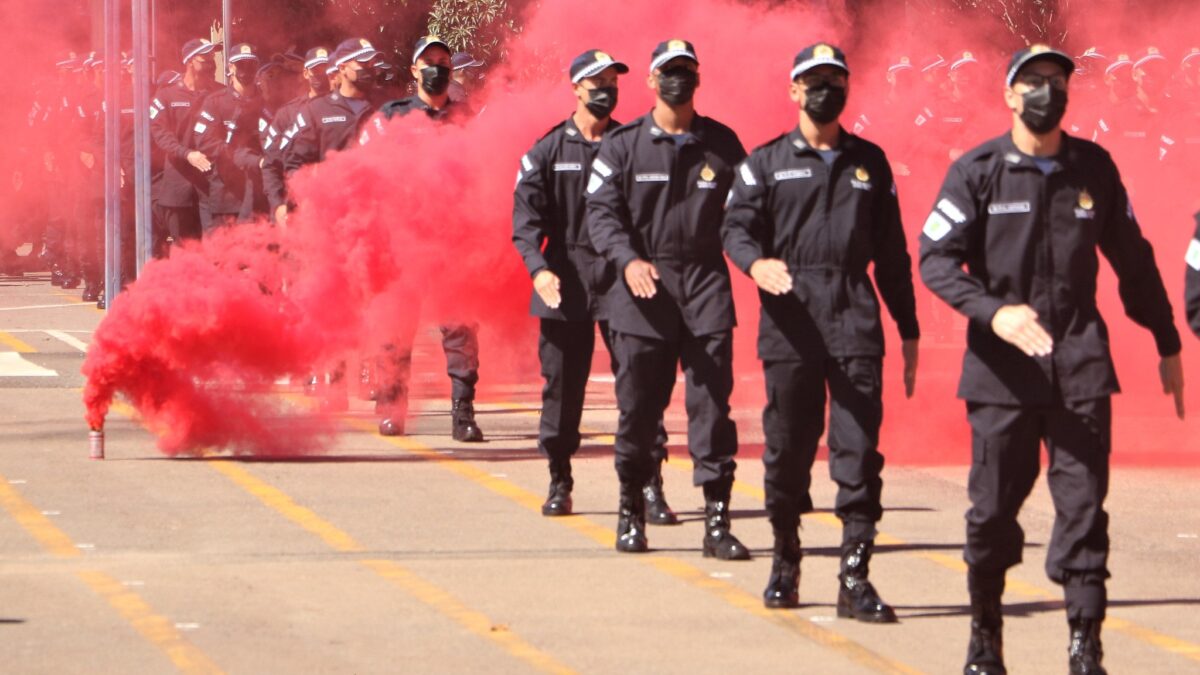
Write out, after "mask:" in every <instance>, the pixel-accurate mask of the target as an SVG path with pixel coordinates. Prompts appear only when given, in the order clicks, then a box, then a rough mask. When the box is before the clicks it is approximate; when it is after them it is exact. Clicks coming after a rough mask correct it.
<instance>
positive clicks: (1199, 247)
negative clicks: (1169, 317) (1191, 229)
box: [1184, 213, 1200, 337]
mask: <svg viewBox="0 0 1200 675" xmlns="http://www.w3.org/2000/svg"><path fill="white" fill-rule="evenodd" d="M1185 259H1186V261H1187V280H1186V282H1185V283H1184V294H1185V298H1184V307H1186V308H1187V318H1188V325H1189V326H1191V327H1192V332H1193V333H1195V334H1196V337H1200V213H1197V214H1196V236H1195V237H1193V238H1192V242H1191V244H1189V245H1188V248H1187V254H1186V256H1185Z"/></svg>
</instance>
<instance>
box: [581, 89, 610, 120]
mask: <svg viewBox="0 0 1200 675" xmlns="http://www.w3.org/2000/svg"><path fill="white" fill-rule="evenodd" d="M585 105H586V106H587V109H588V112H590V113H592V114H593V115H595V116H596V119H600V120H603V119H608V117H609V116H611V115H612V112H613V110H615V109H616V107H617V88H616V87H596V88H595V89H589V90H588V101H587V103H586V104H585Z"/></svg>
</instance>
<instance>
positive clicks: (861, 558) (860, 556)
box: [837, 541, 896, 623]
mask: <svg viewBox="0 0 1200 675" xmlns="http://www.w3.org/2000/svg"><path fill="white" fill-rule="evenodd" d="M873 546H874V544H873V543H872V542H868V541H860V542H854V543H852V544H843V545H842V565H841V570H842V571H841V573H840V574H838V581H839V582H840V583H839V584H838V603H837V613H838V616H840V617H842V618H843V619H857V620H859V621H865V622H867V623H895V622H896V612H895V611H894V610H892V608H891V607H889V606H888V604H887V603H886V602H884V601H883V599H882V598H880V597H879V593H877V592H876V591H875V586H873V585H872V584H871V582H870V581H868V580H867V576H868V574H869V572H870V563H871V549H872V548H873Z"/></svg>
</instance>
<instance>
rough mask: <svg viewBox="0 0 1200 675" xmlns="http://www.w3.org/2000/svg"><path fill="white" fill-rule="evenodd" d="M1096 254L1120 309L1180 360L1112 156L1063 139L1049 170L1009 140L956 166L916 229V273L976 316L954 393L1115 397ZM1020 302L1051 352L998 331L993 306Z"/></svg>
mask: <svg viewBox="0 0 1200 675" xmlns="http://www.w3.org/2000/svg"><path fill="white" fill-rule="evenodd" d="M1097 247H1099V249H1100V251H1101V252H1102V253H1103V254H1104V256H1105V257H1106V258H1107V259H1108V261H1109V263H1111V265H1112V268H1113V271H1115V272H1116V274H1117V278H1118V279H1119V287H1118V290H1119V292H1120V296H1121V301H1122V303H1123V304H1124V306H1125V313H1126V314H1128V315H1129V317H1130V318H1131V319H1133V320H1134V321H1135V322H1137V323H1138V324H1140V325H1142V326H1145V327H1146V328H1148V329H1150V331H1151V332H1153V334H1154V339H1155V342H1156V343H1157V347H1158V351H1159V354H1160V355H1163V356H1167V355H1171V354H1175V353H1178V352H1179V348H1180V342H1179V332H1178V331H1177V330H1176V329H1175V325H1174V321H1173V319H1172V315H1171V303H1170V301H1169V300H1168V299H1167V293H1166V291H1165V290H1164V288H1163V283H1162V278H1161V277H1160V275H1159V272H1158V267H1157V265H1156V264H1155V262H1154V252H1153V250H1152V249H1151V247H1150V243H1149V242H1148V241H1146V239H1145V238H1143V237H1142V232H1141V229H1140V228H1139V227H1138V223H1137V219H1136V218H1135V217H1134V212H1133V208H1132V206H1131V205H1130V203H1129V198H1128V196H1127V195H1126V192H1125V187H1124V185H1123V184H1122V183H1121V177H1120V175H1119V174H1118V172H1117V167H1116V165H1114V164H1113V161H1112V158H1111V157H1110V156H1109V154H1108V152H1106V151H1105V150H1104V149H1103V148H1101V147H1100V146H1098V145H1096V144H1095V143H1092V142H1090V141H1084V140H1080V139H1077V138H1074V137H1071V136H1067V135H1065V134H1064V137H1063V147H1062V151H1061V152H1060V153H1059V155H1058V156H1057V157H1055V158H1054V159H1053V165H1052V167H1051V170H1050V173H1049V174H1044V173H1043V172H1042V170H1041V169H1040V168H1039V167H1038V166H1037V164H1036V163H1035V162H1034V160H1033V158H1032V157H1029V156H1027V155H1024V154H1022V153H1020V152H1019V151H1018V150H1017V148H1016V146H1015V145H1014V144H1013V141H1012V138H1011V136H1009V135H1008V134H1005V135H1004V136H1001V137H999V138H996V139H994V140H991V141H988V142H987V143H984V144H983V145H981V146H979V147H978V148H975V149H974V150H972V151H970V152H968V153H967V154H966V155H964V156H963V157H962V158H961V159H959V160H958V161H957V162H955V163H954V164H953V165H952V166H951V167H950V170H949V173H948V175H947V176H946V182H945V184H944V185H943V186H942V191H941V194H940V195H939V196H938V198H937V202H936V204H935V206H934V209H933V212H932V213H931V214H930V215H929V218H928V220H927V221H926V223H925V227H924V230H923V232H922V234H921V277H922V278H923V279H924V281H925V284H926V285H927V286H929V288H930V290H932V291H933V292H934V293H936V294H937V295H938V296H939V297H941V298H942V299H943V300H945V301H946V302H947V303H949V304H950V305H951V306H953V307H954V308H955V309H957V310H958V311H960V312H962V313H963V314H965V315H966V316H967V317H968V318H969V319H970V320H971V321H970V324H969V327H968V329H967V352H966V356H965V358H964V361H963V373H962V379H961V380H960V382H959V388H958V395H959V397H961V398H963V399H966V400H968V401H975V402H979V403H991V404H1000V405H1046V404H1051V403H1053V402H1055V401H1057V400H1059V398H1060V397H1061V399H1063V400H1066V401H1079V400H1087V399H1094V398H1099V397H1102V396H1107V395H1109V394H1111V393H1114V392H1116V391H1119V390H1120V388H1119V386H1118V384H1117V376H1116V372H1115V370H1114V369H1113V362H1112V357H1111V355H1110V353H1109V346H1108V329H1107V328H1106V326H1105V324H1104V320H1103V319H1102V318H1101V316H1100V312H1099V311H1098V309H1097V308H1096V273H1097V271H1098V268H1099V259H1098V257H1097V255H1096V248H1097ZM964 264H965V265H966V269H965V270H964V269H963V265H964ZM1019 304H1027V305H1029V306H1031V307H1033V309H1034V311H1036V312H1037V313H1038V321H1039V323H1041V324H1042V326H1043V327H1044V328H1045V329H1046V330H1047V332H1049V333H1050V335H1051V336H1052V337H1053V338H1054V350H1053V354H1052V355H1051V356H1049V357H1044V358H1031V357H1028V356H1026V355H1025V354H1024V353H1022V352H1021V351H1020V350H1018V349H1017V348H1016V347H1013V346H1012V345H1009V344H1008V343H1006V342H1004V341H1003V340H1001V339H1000V338H999V337H998V336H996V335H995V333H993V332H992V329H991V321H992V317H993V316H994V315H995V313H996V311H997V310H998V309H1000V308H1001V307H1002V306H1004V305H1019Z"/></svg>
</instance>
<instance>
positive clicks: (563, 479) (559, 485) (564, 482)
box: [542, 458, 575, 517]
mask: <svg viewBox="0 0 1200 675" xmlns="http://www.w3.org/2000/svg"><path fill="white" fill-rule="evenodd" d="M574 487H575V481H574V480H573V479H572V478H571V460H570V459H569V458H568V459H565V460H557V459H552V460H550V494H549V495H547V496H546V502H545V503H544V504H542V515H543V516H551V517H553V516H569V515H571V508H572V506H573V505H574V504H573V503H572V501H571V489H572V488H574Z"/></svg>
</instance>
